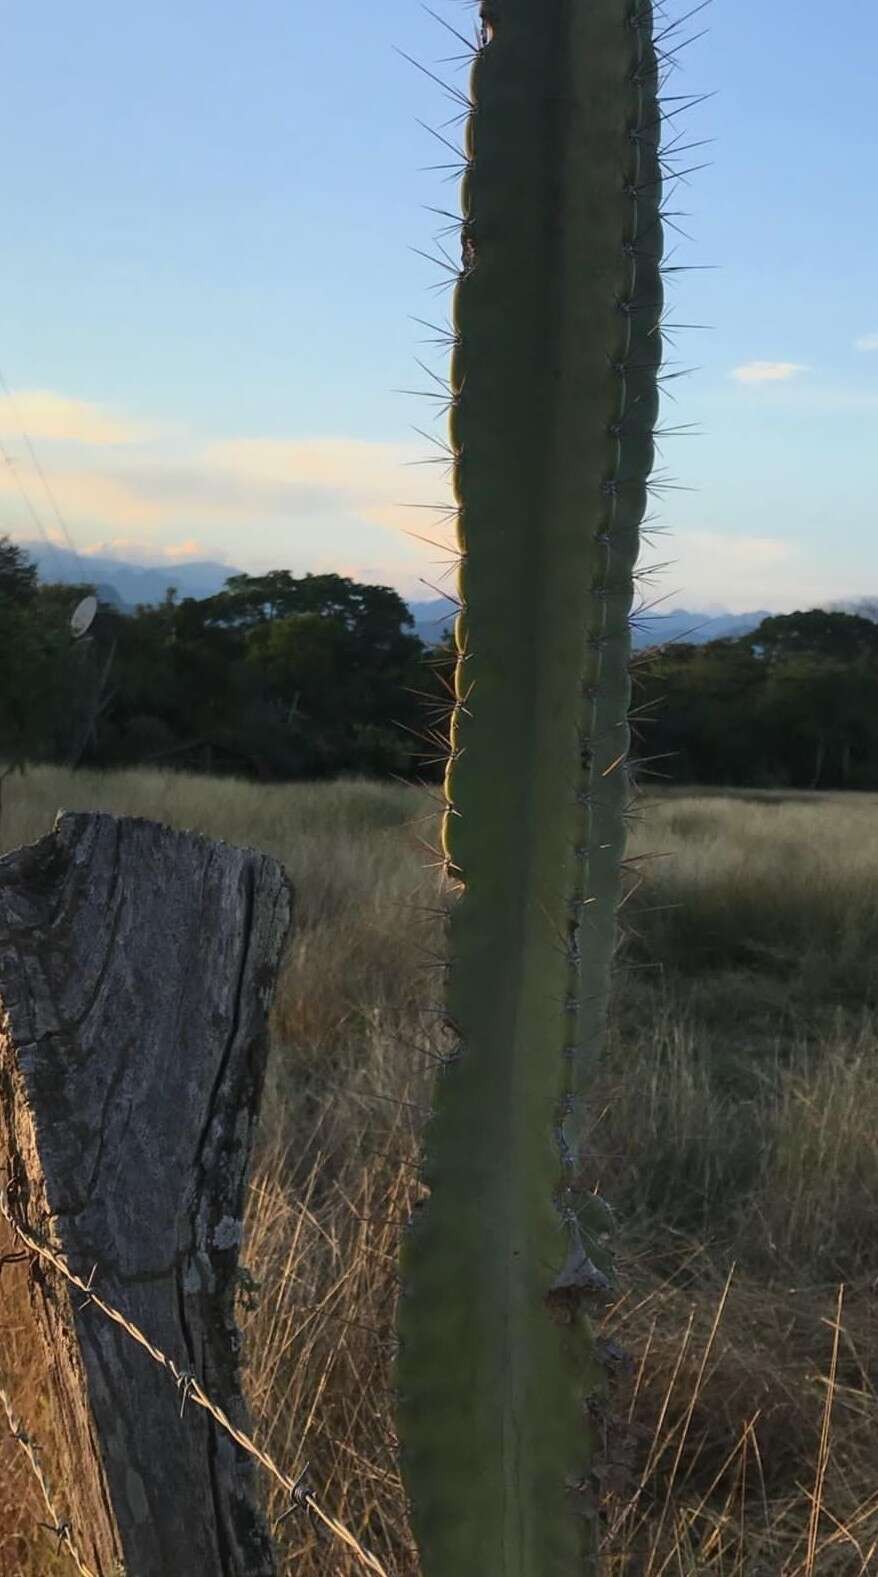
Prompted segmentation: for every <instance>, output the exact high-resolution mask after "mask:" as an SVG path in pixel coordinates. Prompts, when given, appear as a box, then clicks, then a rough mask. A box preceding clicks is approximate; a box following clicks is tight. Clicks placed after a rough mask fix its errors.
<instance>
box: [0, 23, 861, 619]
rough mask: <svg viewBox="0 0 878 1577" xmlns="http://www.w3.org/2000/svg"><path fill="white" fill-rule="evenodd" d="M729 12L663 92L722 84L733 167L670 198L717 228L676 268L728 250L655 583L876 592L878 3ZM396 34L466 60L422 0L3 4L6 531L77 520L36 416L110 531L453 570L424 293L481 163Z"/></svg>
mask: <svg viewBox="0 0 878 1577" xmlns="http://www.w3.org/2000/svg"><path fill="white" fill-rule="evenodd" d="M434 9H435V10H437V11H439V12H441V13H442V14H443V15H445V16H446V17H447V18H448V19H449V21H450V22H452V23H453V24H454V25H456V26H460V27H462V28H464V29H466V28H468V27H469V26H471V12H470V10H469V9H468V8H467V7H466V6H464V5H461V4H458V3H456V0H435V5H434ZM683 9H684V6H683V4H682V3H680V4H679V6H678V9H677V12H676V14H677V15H679V14H680V12H681V11H682V10H683ZM671 14H672V15H673V14H674V11H673V8H672V10H671ZM702 24H706V25H707V26H708V28H709V31H708V33H707V36H706V37H704V38H702V39H700V40H698V41H697V42H696V43H695V44H693V45H692V46H691V47H690V48H689V49H687V50H686V51H685V52H684V53H683V55H682V57H681V61H680V67H679V70H678V73H677V76H676V79H675V81H674V83H673V87H671V88H669V91H673V92H678V93H681V92H683V93H693V94H695V93H700V92H713V93H714V94H715V97H713V98H711V99H710V100H709V101H708V102H706V103H705V104H703V105H701V106H700V107H699V108H698V109H696V110H694V111H693V112H692V113H691V114H690V116H689V117H688V122H687V127H688V131H689V133H690V135H691V137H693V138H701V137H710V138H713V139H715V141H714V142H713V145H712V146H711V147H710V148H708V149H706V150H704V152H703V153H700V152H699V153H697V154H696V155H695V157H698V158H700V157H706V158H708V159H710V160H711V161H712V162H711V166H710V168H708V169H706V170H704V171H702V172H700V173H698V174H696V175H695V176H693V177H692V179H691V182H690V184H689V185H688V186H687V187H685V188H679V189H678V192H677V200H675V202H674V203H673V205H672V206H673V207H675V208H676V207H679V208H680V209H684V210H686V211H687V214H688V217H687V218H685V219H681V221H680V222H681V224H683V226H684V227H685V228H686V229H687V231H688V232H689V234H690V235H691V237H692V241H691V242H687V241H683V240H679V239H678V238H675V237H673V236H672V237H671V238H670V239H671V241H672V243H673V244H674V245H676V247H677V252H676V255H675V257H674V259H673V261H674V262H679V263H687V262H689V263H694V264H699V265H703V264H710V265H719V266H717V267H716V268H711V269H709V270H705V271H704V272H695V273H691V274H685V275H682V276H680V278H679V282H678V283H677V284H676V285H675V287H674V292H673V295H674V302H675V311H674V313H673V314H672V316H673V317H675V318H677V319H679V320H680V321H684V322H687V323H688V322H694V323H706V324H710V325H712V327H711V328H710V329H709V330H706V331H704V332H695V333H690V332H686V333H683V334H681V335H680V339H679V344H678V346H677V347H676V348H675V347H670V348H669V351H668V354H669V357H671V358H675V357H679V358H680V359H681V360H682V362H683V363H684V364H686V365H692V364H695V365H697V367H698V368H699V370H698V371H697V372H696V373H695V374H693V376H692V377H691V378H688V379H686V380H683V381H682V382H680V383H679V384H677V385H676V386H675V393H676V397H677V404H676V405H673V406H669V407H668V408H667V411H666V421H667V422H668V423H669V424H677V423H679V422H695V423H698V424H699V425H700V427H701V429H702V431H701V434H700V435H699V436H698V437H695V438H685V439H676V440H668V442H667V446H666V456H665V458H666V463H667V466H668V468H669V469H670V471H671V472H672V473H673V474H674V476H675V477H676V478H677V479H678V480H679V482H680V483H681V484H682V485H684V486H686V487H688V488H691V489H692V491H691V492H674V493H671V494H669V495H668V496H667V498H666V500H665V502H664V505H663V509H662V513H663V520H662V524H663V525H664V526H665V527H666V528H667V529H668V531H669V533H670V534H669V536H668V538H667V539H666V540H664V541H662V543H661V544H660V547H659V549H658V550H657V551H656V552H655V553H653V554H652V557H660V558H662V559H671V560H674V561H675V563H674V565H673V567H672V568H671V569H670V570H669V571H668V572H666V573H665V574H664V575H662V576H661V578H660V580H659V581H658V583H657V586H656V594H658V595H665V596H667V597H668V603H669V605H674V604H678V603H682V604H686V605H689V606H698V607H704V606H707V605H713V604H716V605H722V606H725V607H728V608H733V609H741V608H749V607H753V606H766V607H775V608H791V607H795V606H803V605H804V606H811V605H813V604H814V603H816V602H819V601H825V600H829V599H833V598H839V597H844V596H856V595H863V594H867V593H876V592H878V532H876V529H875V527H876V525H878V521H876V505H875V502H874V498H875V488H874V485H873V483H872V479H871V476H870V474H869V472H868V470H867V466H868V460H869V457H870V455H871V452H872V451H873V449H874V442H873V441H871V440H872V432H873V430H874V428H875V424H876V421H878V302H876V301H875V299H874V297H875V292H874V272H875V263H874V259H875V256H876V253H878V222H876V217H875V214H876V210H875V205H874V202H873V201H872V199H871V198H870V189H871V188H873V187H874V162H875V146H876V137H875V131H874V118H873V114H872V112H871V111H870V107H869V106H870V102H871V101H872V98H873V94H874V85H873V69H874V60H875V58H876V47H878V20H876V13H875V12H874V11H873V9H872V8H871V7H867V6H865V5H863V4H859V5H857V6H855V7H854V8H853V9H852V10H851V12H850V15H849V25H848V27H847V29H846V30H844V31H843V32H842V33H836V32H835V29H834V28H830V27H829V25H828V24H829V15H828V12H827V11H826V8H825V6H824V7H821V9H820V10H819V11H818V8H817V5H816V3H814V0H799V4H798V5H797V6H795V7H771V6H766V5H765V0H735V3H734V5H733V4H732V0H717V3H716V4H715V5H713V6H712V7H710V8H709V9H708V11H707V12H706V13H705V14H704V16H703V17H700V18H697V19H695V21H694V22H693V24H692V25H693V27H696V26H699V25H702ZM394 46H398V47H399V48H400V49H403V50H405V51H406V52H407V53H409V54H411V55H413V56H415V57H417V58H418V59H419V60H421V61H423V62H424V63H425V64H426V65H428V66H429V67H431V68H434V67H436V64H437V62H438V61H440V60H442V58H443V57H447V56H449V55H452V54H454V53H456V52H457V46H456V45H455V44H454V41H453V40H452V39H451V38H450V37H449V36H448V35H447V34H446V33H444V32H443V30H442V29H441V28H440V27H439V26H438V25H437V23H436V22H435V21H434V20H433V19H432V18H431V17H430V16H429V15H428V14H427V13H426V12H425V11H424V10H423V9H422V8H421V7H420V5H418V4H416V3H414V0H383V4H382V5H381V6H380V7H374V6H364V5H363V4H362V0H357V3H355V0H336V3H335V4H334V5H333V6H331V7H329V6H315V5H305V4H304V3H301V0H284V3H280V0H255V3H252V4H250V5H248V6H244V5H243V4H240V3H239V4H235V5H233V4H230V3H229V0H211V3H210V4H208V3H207V0H186V4H185V5H180V3H179V0H175V3H174V4H170V3H169V0H152V3H151V4H150V5H149V6H145V7H133V6H132V7H128V6H125V7H120V6H119V5H118V4H117V3H113V4H111V3H109V0H80V3H79V4H78V5H77V6H76V7H71V6H69V5H67V4H61V3H60V0H52V3H47V0H8V3H7V5H6V6H5V8H4V32H3V50H2V57H0V146H2V148H3V150H4V163H3V202H2V212H3V241H2V246H0V279H2V290H0V370H2V374H3V376H4V378H5V379H6V380H7V383H8V386H9V388H10V389H11V391H12V394H13V400H12V402H10V401H8V400H5V399H0V443H2V450H3V457H5V458H6V459H7V460H8V461H9V462H10V463H9V464H0V531H4V530H8V531H11V533H12V534H13V535H15V536H19V537H21V538H30V537H33V536H34V535H35V523H34V522H35V516H36V517H37V518H38V519H39V520H40V523H41V526H42V527H43V528H44V529H45V530H46V531H47V532H49V533H52V532H55V533H57V532H60V531H61V525H60V524H59V520H58V515H57V514H56V512H55V507H54V505H53V503H52V499H50V497H49V495H48V493H47V492H46V490H45V489H44V487H43V485H42V482H41V481H40V478H39V476H38V475H36V474H35V473H34V470H33V465H32V460H31V456H30V454H29V452H28V449H27V446H26V444H25V442H24V440H23V438H22V428H24V429H25V430H26V431H27V433H28V435H29V437H30V439H31V441H32V444H33V446H34V448H35V451H36V453H37V455H38V457H39V460H40V463H41V466H42V469H43V472H44V473H45V475H46V477H47V478H48V479H49V483H50V487H51V493H52V498H53V499H54V504H57V506H58V512H59V513H60V516H61V519H62V520H63V523H64V526H65V527H66V529H67V531H68V532H69V534H70V536H71V537H72V539H73V541H74V543H75V545H76V547H77V548H78V549H79V551H80V552H82V553H83V554H85V553H87V552H88V551H95V550H97V549H98V548H101V549H102V550H106V549H107V548H108V547H109V548H110V549H111V550H112V551H115V552H117V553H118V554H119V555H120V556H122V557H126V558H140V559H144V560H152V561H158V560H160V559H161V558H163V557H164V558H167V559H174V558H184V557H190V558H191V557H211V558H221V559H225V560H226V561H228V562H229V563H230V564H234V565H238V566H241V567H243V568H246V569H253V570H257V569H260V568H265V567H268V566H278V565H284V566H288V567H290V568H291V569H293V570H294V572H297V573H303V572H304V571H305V570H308V569H338V570H340V571H342V572H344V573H349V574H354V575H357V576H359V577H362V578H368V579H376V580H380V581H384V582H388V583H392V584H395V585H397V586H399V587H400V589H401V590H403V591H404V592H405V593H407V594H409V595H415V596H418V595H419V596H422V597H425V596H429V595H430V592H429V591H428V590H427V589H426V588H425V587H424V585H423V584H421V578H422V577H423V578H426V579H427V580H435V579H436V578H437V577H438V576H439V575H440V574H441V570H442V565H441V564H437V563H436V562H435V561H436V559H437V555H436V554H435V553H433V552H431V551H430V550H428V549H424V548H421V547H420V545H419V544H417V543H416V542H413V541H412V540H411V539H410V538H409V537H407V536H406V535H405V530H406V528H409V529H411V530H413V531H421V530H423V529H424V520H425V519H426V516H424V515H423V514H422V513H420V512H418V511H415V510H413V509H407V508H406V507H404V506H405V505H406V504H407V503H408V502H411V503H425V502H431V501H433V500H434V499H437V498H441V497H442V496H443V494H442V491H441V484H440V482H439V480H438V476H437V474H436V471H435V468H431V467H420V468H418V467H411V468H408V467H407V466H406V464H405V462H407V461H409V460H414V459H418V458H420V457H422V456H424V455H425V454H426V453H427V447H426V446H425V445H424V443H423V442H422V441H421V440H419V439H418V438H417V436H416V435H414V434H413V433H412V431H411V427H412V424H417V425H423V424H424V423H425V420H426V421H429V419H430V418H429V412H428V411H427V410H426V409H425V406H426V402H422V401H418V400H416V399H415V398H413V397H406V396H401V395H399V394H397V393H395V392H394V390H396V389H399V388H409V387H413V386H418V385H419V384H420V385H423V383H424V379H423V375H422V374H420V373H419V371H418V369H417V367H416V365H415V360H414V358H415V357H416V356H418V355H424V354H425V353H426V352H425V349H424V347H423V346H421V345H420V344H419V343H418V342H419V340H420V339H421V338H422V335H423V331H422V330H421V329H419V328H418V326H417V325H416V324H414V323H413V322H412V321H411V317H412V315H416V316H423V317H426V318H432V319H433V320H434V321H441V318H437V314H441V313H442V311H443V298H442V297H441V296H437V295H435V294H434V292H433V291H432V290H431V288H430V287H431V285H432V283H433V281H434V279H435V277H436V276H435V273H434V272H432V271H431V269H430V268H429V266H428V265H427V264H426V263H425V262H424V261H423V259H422V258H420V257H419V256H417V255H416V253H415V252H414V251H413V250H412V248H416V247H423V248H425V249H428V250H429V249H430V240H431V235H432V232H433V229H434V227H435V223H436V221H435V220H434V219H433V217H432V216H431V215H429V214H427V213H425V212H424V210H423V206H422V205H424V204H431V203H432V204H436V205H438V206H445V207H449V206H453V205H454V201H455V191H454V187H453V185H448V184H443V181H442V177H441V176H440V175H437V174H436V173H431V172H430V171H428V170H427V169H425V168H424V167H425V166H429V165H432V164H435V163H436V162H441V160H442V158H443V154H442V150H441V148H439V145H438V144H436V143H434V142H433V140H432V139H431V138H430V137H429V136H428V135H427V133H425V132H424V131H422V130H421V129H420V127H419V126H418V125H417V117H421V118H422V119H424V120H427V121H430V122H431V123H433V124H436V123H438V122H440V121H442V120H443V119H445V118H446V117H447V115H449V114H450V113H451V107H450V106H449V105H448V104H447V102H446V101H445V100H444V99H443V98H442V95H441V93H440V92H439V90H438V89H435V88H434V87H433V86H432V85H431V84H430V83H429V82H428V81H427V80H426V79H425V78H424V77H422V76H420V75H419V74H418V73H417V72H416V71H414V70H413V69H412V68H411V67H410V66H409V65H407V64H406V62H405V61H404V60H402V59H401V58H400V56H399V55H398V54H397V53H395V51H394ZM439 69H440V70H441V69H446V70H452V69H453V68H450V67H446V68H441V67H440V68H439ZM458 80H460V81H461V82H463V81H464V80H465V78H464V77H460V78H459V79H458ZM858 346H859V347H860V348H858ZM870 347H871V348H870ZM435 364H436V365H437V367H438V368H439V370H441V359H440V361H438V362H436V363H435ZM436 431H437V433H441V427H437V428H436Z"/></svg>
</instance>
